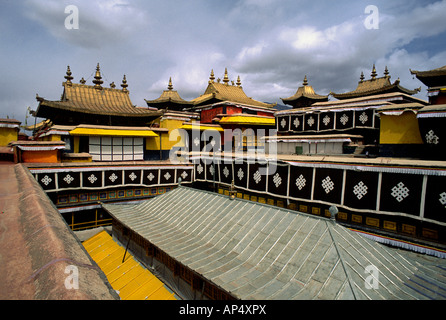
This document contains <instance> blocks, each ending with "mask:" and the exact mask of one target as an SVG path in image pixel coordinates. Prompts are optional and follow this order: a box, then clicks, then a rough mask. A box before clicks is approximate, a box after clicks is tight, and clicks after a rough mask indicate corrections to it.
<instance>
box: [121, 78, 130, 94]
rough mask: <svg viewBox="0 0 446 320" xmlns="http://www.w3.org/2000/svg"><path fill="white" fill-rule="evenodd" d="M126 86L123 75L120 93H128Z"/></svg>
mask: <svg viewBox="0 0 446 320" xmlns="http://www.w3.org/2000/svg"><path fill="white" fill-rule="evenodd" d="M128 86H129V85H128V84H127V79H126V78H125V75H124V78H122V83H121V87H122V91H124V92H128V90H127V87H128Z"/></svg>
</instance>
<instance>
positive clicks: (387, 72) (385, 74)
mask: <svg viewBox="0 0 446 320" xmlns="http://www.w3.org/2000/svg"><path fill="white" fill-rule="evenodd" d="M384 76H385V77H389V78H390V76H389V69H387V66H386V69H385V70H384Z"/></svg>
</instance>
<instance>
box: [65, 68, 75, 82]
mask: <svg viewBox="0 0 446 320" xmlns="http://www.w3.org/2000/svg"><path fill="white" fill-rule="evenodd" d="M64 78H65V79H67V85H69V86H71V85H72V84H73V83H72V82H71V80H73V77H72V76H71V70H70V66H67V75H66V76H65V77H64Z"/></svg>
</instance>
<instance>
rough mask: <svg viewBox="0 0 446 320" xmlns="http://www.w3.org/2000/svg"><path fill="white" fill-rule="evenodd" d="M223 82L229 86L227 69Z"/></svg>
mask: <svg viewBox="0 0 446 320" xmlns="http://www.w3.org/2000/svg"><path fill="white" fill-rule="evenodd" d="M223 82H224V83H225V84H228V82H229V77H228V68H225V76H224V77H223Z"/></svg>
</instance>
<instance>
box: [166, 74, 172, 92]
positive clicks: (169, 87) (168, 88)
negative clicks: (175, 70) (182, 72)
mask: <svg viewBox="0 0 446 320" xmlns="http://www.w3.org/2000/svg"><path fill="white" fill-rule="evenodd" d="M172 89H173V85H172V77H169V85H168V86H167V90H169V91H171V90H172Z"/></svg>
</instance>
